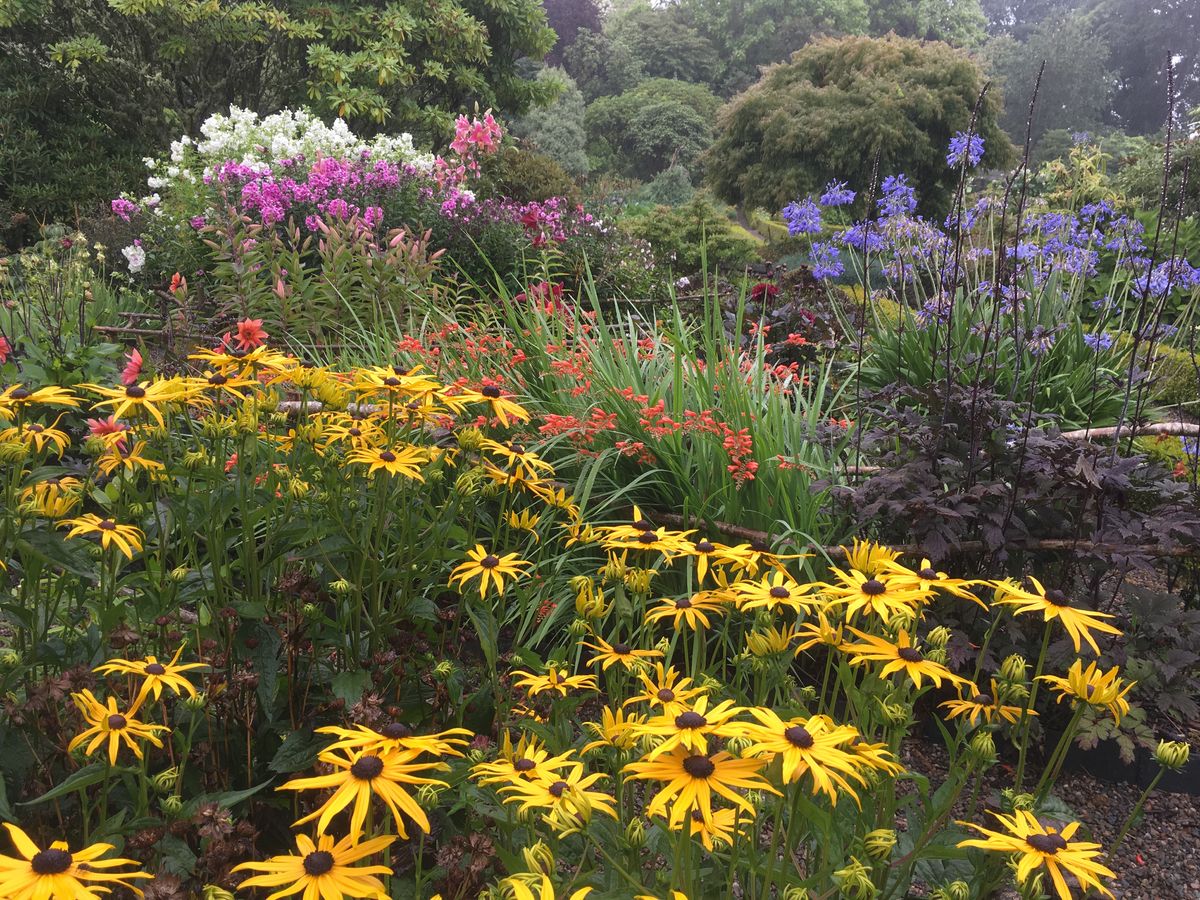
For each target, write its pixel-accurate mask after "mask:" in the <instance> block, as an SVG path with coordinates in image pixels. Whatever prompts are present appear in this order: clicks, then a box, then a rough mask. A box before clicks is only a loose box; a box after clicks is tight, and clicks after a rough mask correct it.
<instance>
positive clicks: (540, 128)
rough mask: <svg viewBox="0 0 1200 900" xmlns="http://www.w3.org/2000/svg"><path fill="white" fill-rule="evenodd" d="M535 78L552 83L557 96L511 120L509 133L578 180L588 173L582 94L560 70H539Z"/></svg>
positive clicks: (569, 77) (568, 76) (572, 81)
mask: <svg viewBox="0 0 1200 900" xmlns="http://www.w3.org/2000/svg"><path fill="white" fill-rule="evenodd" d="M538 79H539V80H542V81H548V82H550V83H552V84H553V85H554V86H555V89H556V90H557V91H558V92H559V93H558V96H557V97H556V98H555V99H554V101H553V102H552V103H550V104H549V105H547V106H543V107H539V108H537V109H532V110H530V111H529V112H528V113H526V114H525V115H524V116H521V117H520V118H519V119H516V120H514V121H513V123H512V128H511V131H512V134H513V135H515V136H516V137H519V138H523V139H524V140H525V142H526V143H527V144H528V145H529V146H530V148H531V149H533V150H536V151H537V152H538V153H542V154H545V155H546V156H548V157H550V158H551V159H553V160H554V161H555V162H557V163H558V164H559V165H560V166H562V167H563V169H565V170H566V171H567V172H569V173H570V174H571V175H574V176H576V177H582V176H584V175H586V174H587V172H588V157H587V150H586V149H585V142H586V136H585V133H584V126H583V115H584V102H583V94H582V93H580V91H579V87H578V86H577V85H576V84H575V81H574V80H573V79H572V78H571V76H570V75H568V74H567V73H566V72H564V71H563V70H562V69H555V68H546V69H543V70H542V72H541V73H540V74H539V75H538Z"/></svg>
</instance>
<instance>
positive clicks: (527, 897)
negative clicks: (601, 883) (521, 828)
mask: <svg viewBox="0 0 1200 900" xmlns="http://www.w3.org/2000/svg"><path fill="white" fill-rule="evenodd" d="M501 884H502V885H503V886H504V888H506V889H507V890H508V892H509V894H510V895H511V896H512V900H558V894H556V893H555V892H554V882H553V881H551V880H550V876H549V875H547V874H546V873H545V872H543V873H541V875H540V876H539V875H530V876H520V875H513V876H512V877H510V878H505V879H504V881H503V882H501ZM535 888H536V890H537V893H534V889H535ZM591 892H592V889H591V888H590V887H581V888H580V889H579V890H577V891H572V892H571V894H570V896H568V897H566V900H584V898H585V897H586V896H587V895H588V894H590V893H591ZM440 897H441V895H440V894H439V895H438V896H437V897H435V898H433V900H440Z"/></svg>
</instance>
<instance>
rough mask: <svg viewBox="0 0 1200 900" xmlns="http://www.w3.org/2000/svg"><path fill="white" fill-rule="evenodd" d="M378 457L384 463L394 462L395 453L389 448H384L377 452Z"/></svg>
mask: <svg viewBox="0 0 1200 900" xmlns="http://www.w3.org/2000/svg"><path fill="white" fill-rule="evenodd" d="M379 458H380V459H381V460H383V461H384V462H385V463H394V462H395V461H396V454H395V453H393V452H392V451H391V450H384V451H383V452H382V453H380V454H379Z"/></svg>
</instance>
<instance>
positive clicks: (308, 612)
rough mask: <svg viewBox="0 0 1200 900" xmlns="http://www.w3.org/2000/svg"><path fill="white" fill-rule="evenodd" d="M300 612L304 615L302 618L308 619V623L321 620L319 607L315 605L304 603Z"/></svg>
mask: <svg viewBox="0 0 1200 900" xmlns="http://www.w3.org/2000/svg"><path fill="white" fill-rule="evenodd" d="M300 611H301V612H302V613H303V614H304V618H306V619H308V620H309V621H310V622H312V621H315V620H316V619H319V618H321V607H320V606H318V605H317V604H316V603H305V604H304V606H303V607H301V609H300Z"/></svg>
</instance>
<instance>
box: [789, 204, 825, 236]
mask: <svg viewBox="0 0 1200 900" xmlns="http://www.w3.org/2000/svg"><path fill="white" fill-rule="evenodd" d="M783 220H784V221H785V222H787V229H788V234H790V235H792V237H795V236H796V235H799V234H819V233H820V231H821V207H819V206H817V204H815V203H813V201H812V198H811V197H806V198H805V199H804V200H803V201H801V202H799V203H789V204H788V205H787V206H785V207H784V208H783Z"/></svg>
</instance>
